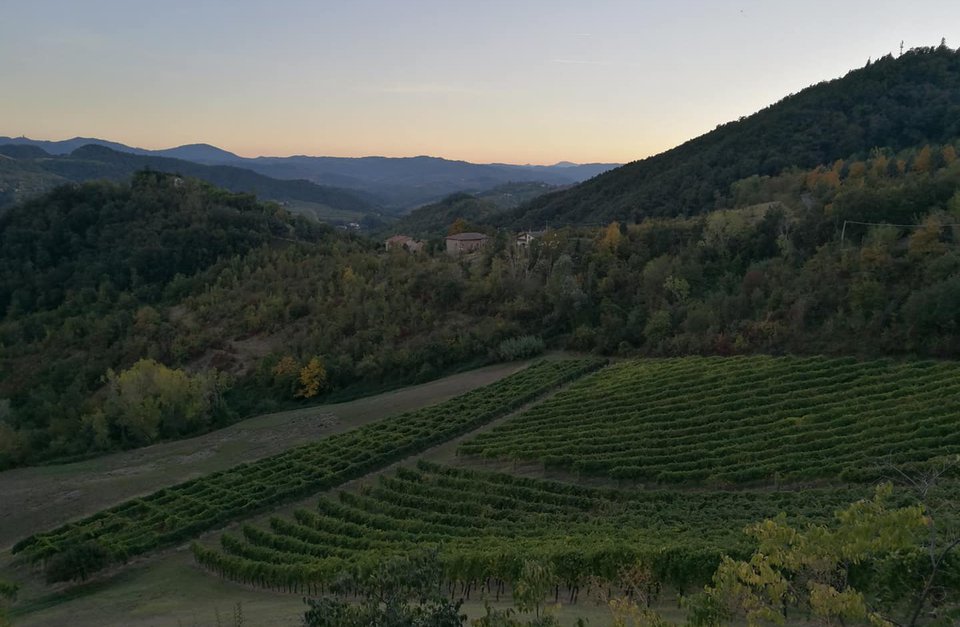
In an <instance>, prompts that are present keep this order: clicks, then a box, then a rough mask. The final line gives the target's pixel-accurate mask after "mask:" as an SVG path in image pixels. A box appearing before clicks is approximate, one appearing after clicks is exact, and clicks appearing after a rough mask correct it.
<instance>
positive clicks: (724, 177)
mask: <svg viewBox="0 0 960 627" xmlns="http://www.w3.org/2000/svg"><path fill="white" fill-rule="evenodd" d="M958 135H960V53H958V52H956V51H953V50H951V49H949V48H947V47H945V46H941V47H940V48H937V49H918V50H912V51H910V52H908V53H906V54H904V55H903V56H902V57H901V58H898V59H894V58H892V57H890V56H887V57H884V58H882V59H879V60H878V61H876V62H875V63H872V64H870V65H868V66H866V67H864V68H862V69H859V70H854V71H852V72H850V73H849V74H847V75H846V76H844V77H843V78H840V79H837V80H833V81H830V82H824V83H820V84H818V85H815V86H813V87H809V88H807V89H804V90H803V91H801V92H800V93H797V94H794V95H791V96H788V97H786V98H784V99H783V100H781V101H780V102H778V103H776V104H774V105H772V106H770V107H767V108H765V109H763V110H762V111H760V112H758V113H756V114H754V115H751V116H749V117H746V118H741V119H740V120H738V121H735V122H731V123H729V124H724V125H722V126H720V127H718V128H717V129H716V130H714V131H711V132H709V133H707V134H705V135H702V136H700V137H697V138H696V139H692V140H690V141H688V142H686V143H684V144H682V145H680V146H677V147H676V148H673V149H671V150H668V151H666V152H664V153H661V154H659V155H656V156H653V157H649V158H646V159H643V160H640V161H634V162H633V163H629V164H627V165H625V166H622V167H620V168H617V169H615V170H611V171H609V172H606V173H604V174H602V175H600V176H597V177H596V178H594V179H592V180H590V181H587V182H585V183H583V184H581V185H579V186H577V187H575V188H573V189H571V190H568V191H562V192H557V193H555V194H550V195H547V196H544V197H541V198H538V199H536V200H534V201H532V202H531V203H529V204H528V205H525V206H523V207H521V208H519V209H517V210H516V211H515V212H512V213H510V214H506V215H504V216H503V217H502V218H501V220H500V223H501V224H504V225H513V226H519V227H529V226H532V225H536V224H542V223H543V222H546V221H549V222H550V223H552V224H557V223H563V224H585V223H598V222H599V223H606V222H610V221H612V220H627V221H634V222H636V221H640V220H641V219H643V218H644V217H650V216H659V217H664V216H683V215H693V214H697V213H702V212H704V211H708V210H710V209H713V208H715V207H717V206H718V199H722V198H723V197H724V196H725V195H726V194H727V193H728V191H729V187H730V185H731V183H733V182H734V181H737V180H739V179H742V178H745V177H748V176H752V175H761V176H763V175H774V174H777V173H779V172H781V171H783V170H784V169H786V168H789V167H795V166H796V167H802V168H808V167H812V166H815V165H817V164H821V163H831V162H833V161H834V160H836V159H842V158H847V157H849V156H851V155H857V154H863V156H865V153H866V152H868V151H870V150H871V149H872V148H874V147H879V146H882V147H888V148H891V149H893V150H901V149H903V148H906V147H908V146H914V145H917V144H922V143H944V142H946V141H947V140H949V139H951V138H954V137H957V136H958ZM721 206H722V205H721Z"/></svg>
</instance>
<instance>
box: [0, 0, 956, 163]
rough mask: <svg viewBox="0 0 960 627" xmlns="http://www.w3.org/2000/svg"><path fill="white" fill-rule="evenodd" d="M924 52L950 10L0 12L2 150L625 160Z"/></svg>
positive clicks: (539, 6)
mask: <svg viewBox="0 0 960 627" xmlns="http://www.w3.org/2000/svg"><path fill="white" fill-rule="evenodd" d="M941 38H946V40H947V44H948V45H950V46H951V47H954V48H955V47H957V45H960V2H957V1H955V0H946V1H942V0H941V1H933V0H914V1H911V2H904V1H903V0H896V1H888V0H870V1H863V0H846V1H844V2H837V1H836V0H831V1H829V2H826V1H821V0H806V1H805V2H793V1H791V2H784V1H781V0H743V1H738V2H725V1H707V0H672V1H663V2H661V1H653V0H633V1H621V0H591V1H590V2H586V1H583V0H542V1H541V0H512V1H509V0H508V1H501V0H483V1H481V0H473V1H469V2H468V1H466V0H437V1H435V0H300V1H297V0H271V1H269V2H267V1H259V2H252V1H247V0H166V1H165V2H145V1H142V0H29V1H26V0H0V59H2V61H0V135H10V136H20V135H26V136H28V137H32V138H34V139H67V138H70V137H74V136H85V137H99V138H103V139H110V140H114V141H119V142H123V143H126V144H129V145H134V146H139V147H142V148H152V149H157V148H168V147H172V146H177V145H181V144H187V143H198V142H205V143H210V144H214V145H217V146H220V147H221V148H225V149H227V150H231V151H233V152H236V153H238V154H241V155H243V156H257V155H275V156H285V155H291V154H308V155H329V156H343V157H355V156H364V155H384V156H414V155H432V156H439V157H446V158H450V159H463V160H466V161H473V162H505V163H542V164H549V163H555V162H557V161H561V160H566V161H574V162H580V163H586V162H628V161H632V160H635V159H639V158H642V157H645V156H649V155H651V154H656V153H658V152H662V151H663V150H666V149H669V148H671V147H673V146H675V145H677V144H680V143H682V142H684V141H686V140H687V139H690V138H693V137H696V136H698V135H701V134H703V133H705V132H707V131H710V130H712V129H713V128H715V127H716V126H717V125H718V124H722V123H724V122H728V121H730V120H734V119H736V118H738V117H740V116H744V115H749V114H751V113H754V112H756V111H758V110H759V109H761V108H763V107H765V106H767V105H769V104H772V103H773V102H776V101H777V100H779V99H781V98H783V97H784V96H786V95H788V94H790V93H795V92H797V91H799V90H801V89H803V88H804V87H806V86H809V85H811V84H814V83H817V82H820V81H822V80H827V79H832V78H837V77H840V76H842V75H844V74H845V73H847V72H848V71H849V70H851V69H854V68H858V67H862V66H863V65H864V64H865V63H866V61H867V59H868V58H874V59H875V58H878V57H880V56H882V55H884V54H888V53H894V54H896V53H897V52H898V50H899V48H900V42H901V41H903V42H904V45H905V47H906V48H910V47H915V46H934V45H938V44H939V43H940V40H941Z"/></svg>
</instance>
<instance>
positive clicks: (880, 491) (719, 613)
mask: <svg viewBox="0 0 960 627" xmlns="http://www.w3.org/2000/svg"><path fill="white" fill-rule="evenodd" d="M891 494H892V486H891V485H890V484H885V485H882V486H879V487H878V488H877V490H876V493H875V494H874V497H873V498H872V499H870V500H862V501H858V502H857V503H854V504H853V505H851V506H850V507H848V508H847V509H845V510H843V511H840V512H838V513H837V524H836V525H835V526H834V527H832V528H829V527H827V526H824V525H817V526H810V527H808V528H807V529H804V530H799V529H795V528H793V527H791V526H790V525H788V524H787V522H786V518H785V517H784V516H783V515H782V514H781V515H780V516H779V517H778V518H776V519H773V520H766V521H764V522H762V523H760V524H758V525H755V526H753V527H751V528H749V529H748V530H747V531H748V533H749V534H750V535H752V536H753V537H754V538H755V539H756V540H757V549H756V551H755V552H754V553H753V555H752V556H751V557H750V559H748V560H746V561H739V560H734V559H732V558H730V557H724V559H723V561H722V562H721V564H720V566H719V567H718V568H717V571H716V573H715V574H714V576H713V583H712V585H710V586H708V587H707V588H706V591H705V598H704V599H702V600H701V601H700V602H699V604H698V607H697V608H695V610H694V611H693V616H694V617H696V621H697V622H698V623H699V624H717V623H718V622H720V621H723V620H730V619H732V618H734V617H736V616H743V617H744V618H745V619H746V620H747V623H748V624H749V625H751V626H753V625H760V624H763V623H765V622H770V623H775V624H779V625H782V624H784V623H785V622H786V616H787V613H788V611H789V608H790V607H796V608H798V609H800V610H801V612H806V613H809V614H811V615H813V616H815V617H817V618H818V619H819V620H823V621H826V622H827V623H828V624H832V623H833V622H836V621H839V622H840V623H844V622H846V621H855V622H868V623H870V624H872V625H878V626H879V625H889V624H890V621H889V619H888V617H887V616H886V615H884V614H883V613H882V612H881V611H880V609H879V608H878V607H877V603H876V598H875V597H873V596H871V595H869V594H868V593H865V592H863V591H860V590H857V589H856V588H854V586H853V585H851V576H852V574H854V573H855V571H856V569H857V568H860V567H862V566H865V565H869V564H875V563H882V562H883V560H885V559H888V558H891V557H898V558H903V559H907V560H909V559H910V556H911V555H916V551H917V549H918V546H919V544H920V542H921V541H922V538H923V536H924V535H925V533H926V532H927V531H928V528H929V525H930V520H929V519H928V518H927V516H926V515H925V514H924V510H923V507H922V506H920V505H914V506H908V507H901V508H896V509H890V508H889V507H888V506H887V502H888V501H889V499H890V496H891ZM711 614H712V616H711Z"/></svg>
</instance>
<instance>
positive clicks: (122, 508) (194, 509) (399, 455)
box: [13, 359, 605, 576]
mask: <svg viewBox="0 0 960 627" xmlns="http://www.w3.org/2000/svg"><path fill="white" fill-rule="evenodd" d="M604 363H605V362H603V361H602V360H596V359H583V360H573V359H571V360H556V361H539V362H536V363H535V364H533V365H531V366H529V367H528V368H526V369H524V370H521V371H520V372H518V373H515V374H513V375H510V376H508V377H505V378H504V379H501V380H499V381H497V382H496V383H493V384H490V385H488V386H485V387H482V388H479V389H477V390H474V391H471V392H468V393H466V394H463V395H461V396H458V397H456V398H454V399H451V400H449V401H446V402H444V403H440V404H437V405H434V406H431V407H428V408H425V409H421V410H418V411H412V412H407V413H404V414H400V415H398V416H394V417H392V418H387V419H385V420H381V421H379V422H376V423H372V424H369V425H367V426H364V427H360V428H358V429H355V430H353V431H348V432H345V433H340V434H336V435H332V436H330V437H327V438H324V439H322V440H320V441H318V442H316V443H313V444H309V445H306V446H301V447H297V448H294V449H291V450H289V451H286V452H284V453H281V454H279V455H274V456H272V457H267V458H264V459H261V460H259V461H256V462H252V463H249V464H241V465H240V466H237V467H235V468H232V469H230V470H227V471H224V472H218V473H214V474H211V475H207V476H205V477H201V478H199V479H195V480H193V481H188V482H185V483H181V484H179V485H176V486H173V487H171V488H168V489H165V490H160V491H158V492H155V493H153V494H151V495H149V496H147V497H144V498H140V499H133V500H131V501H127V502H125V503H122V504H120V505H118V506H116V507H112V508H110V509H108V510H105V511H103V512H100V513H98V514H95V515H93V516H90V517H88V518H85V519H83V520H80V521H78V522H74V523H70V524H67V525H64V526H62V527H60V528H58V529H55V530H53V531H50V532H46V533H39V534H36V535H33V536H30V537H29V538H27V539H25V540H23V541H21V542H19V543H18V544H16V545H15V546H14V548H13V551H14V552H15V553H18V552H19V553H24V554H25V555H26V556H27V557H28V558H29V559H31V560H34V561H40V560H45V559H48V558H54V557H62V556H66V558H64V559H66V560H69V559H70V553H71V551H73V550H74V549H76V548H77V547H81V546H83V549H82V550H83V551H85V552H89V551H90V546H89V544H90V543H93V544H95V547H94V549H95V550H99V551H102V552H104V553H106V555H107V556H108V558H109V559H110V560H112V561H121V560H125V559H127V558H129V557H131V556H134V555H138V554H141V553H145V552H147V551H150V550H153V549H155V548H159V547H162V546H167V545H170V544H173V543H176V542H181V541H183V540H185V539H189V538H191V537H195V536H197V535H199V534H200V533H201V532H203V531H206V530H208V529H213V528H216V527H218V526H220V525H222V524H224V523H226V522H229V521H231V520H235V519H237V518H240V517H243V516H245V515H249V514H251V513H253V512H255V511H258V510H261V509H263V508H266V507H268V506H273V505H278V504H280V503H284V502H288V501H291V500H295V499H297V498H302V497H303V496H306V495H308V494H310V493H312V492H318V491H320V490H323V489H328V488H331V487H334V486H337V485H339V484H341V483H343V482H345V481H347V480H349V479H353V478H356V477H359V476H362V475H364V474H366V473H368V472H371V471H373V470H376V469H378V468H382V467H384V466H387V465H388V464H390V463H392V462H395V461H397V460H400V459H403V458H404V457H407V456H409V455H411V454H414V453H417V452H419V451H422V450H425V449H426V448H428V447H430V446H433V445H435V444H438V443H441V442H444V441H446V440H449V439H450V438H452V437H454V436H457V435H460V434H462V433H465V432H467V431H469V430H470V429H473V428H475V427H477V426H479V425H481V424H483V423H486V422H489V421H490V420H493V419H494V418H497V417H499V416H503V415H505V414H508V413H509V412H511V411H513V410H515V409H516V408H517V407H519V406H520V405H522V404H524V403H526V402H528V401H530V400H532V399H534V398H536V397H537V396H539V395H541V394H543V393H545V392H546V391H548V390H550V389H552V388H554V387H556V386H558V385H560V384H562V383H564V382H566V381H569V380H571V379H574V378H577V377H579V376H582V375H583V374H584V373H586V372H589V371H591V370H595V369H597V368H599V367H601V366H602V365H603V364H604ZM83 574H85V573H77V575H80V576H82V575H83Z"/></svg>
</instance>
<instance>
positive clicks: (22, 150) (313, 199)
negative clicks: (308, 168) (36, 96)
mask: <svg viewBox="0 0 960 627" xmlns="http://www.w3.org/2000/svg"><path fill="white" fill-rule="evenodd" d="M0 155H3V156H5V157H9V159H7V160H5V161H4V162H3V163H2V164H0V206H3V205H4V204H12V203H13V202H16V201H19V200H25V199H27V198H29V197H31V196H33V195H36V194H37V193H42V192H44V191H48V190H49V189H52V188H54V187H56V186H57V185H61V184H63V183H65V182H70V181H73V182H83V181H90V180H98V179H107V180H112V181H124V180H126V179H127V178H129V177H130V176H131V175H132V174H133V173H135V172H137V171H139V170H144V169H151V170H157V171H161V172H171V173H176V174H181V175H183V176H192V177H196V178H198V179H201V180H204V181H206V182H208V183H211V184H213V185H216V186H218V187H222V188H224V189H227V190H230V191H233V192H243V193H251V194H257V195H258V196H259V197H261V198H263V199H269V200H275V201H280V202H285V203H289V204H290V205H291V208H292V209H293V210H294V211H300V212H303V213H308V214H309V213H315V212H311V211H309V210H308V208H309V207H312V206H317V205H320V206H323V207H325V208H328V209H332V210H334V211H339V212H351V213H354V214H368V213H375V212H377V211H378V209H377V207H376V206H375V205H374V204H373V203H372V202H371V201H369V200H367V199H366V198H364V197H363V195H362V194H360V193H358V192H355V191H351V190H345V189H340V188H337V187H328V186H323V185H317V184H316V183H312V182H310V181H305V180H280V179H274V178H270V177H269V176H265V175H263V174H259V173H257V172H253V171H251V170H247V169H244V168H239V167H235V166H226V165H217V166H211V165H201V164H198V163H193V162H190V161H184V160H182V159H172V158H169V157H158V156H152V155H136V154H130V153H126V152H118V151H116V150H113V149H111V148H108V147H105V146H99V145H94V144H89V145H86V146H82V147H80V148H77V149H76V150H74V151H73V152H71V153H70V154H68V155H60V156H54V155H51V154H48V153H46V152H44V151H43V150H42V149H41V148H38V147H35V146H29V145H17V144H7V145H0ZM318 217H322V216H318ZM358 219H359V218H358Z"/></svg>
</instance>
